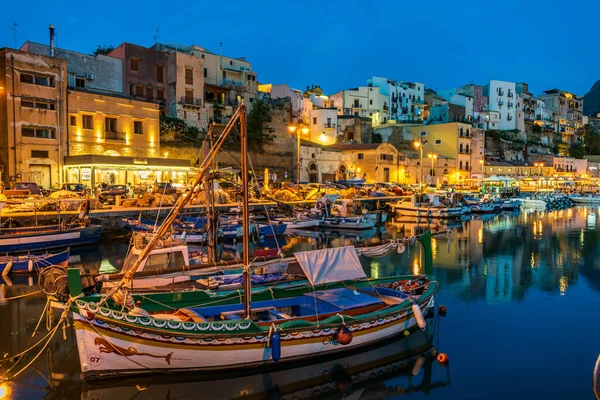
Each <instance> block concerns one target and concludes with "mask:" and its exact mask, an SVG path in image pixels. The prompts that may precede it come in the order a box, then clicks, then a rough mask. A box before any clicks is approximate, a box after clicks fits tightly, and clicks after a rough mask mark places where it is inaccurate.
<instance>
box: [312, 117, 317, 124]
mask: <svg viewBox="0 0 600 400" xmlns="http://www.w3.org/2000/svg"><path fill="white" fill-rule="evenodd" d="M316 124H317V117H313V125H316Z"/></svg>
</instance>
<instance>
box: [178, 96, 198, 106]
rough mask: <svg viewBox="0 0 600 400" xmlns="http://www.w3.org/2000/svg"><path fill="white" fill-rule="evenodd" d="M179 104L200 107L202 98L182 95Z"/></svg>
mask: <svg viewBox="0 0 600 400" xmlns="http://www.w3.org/2000/svg"><path fill="white" fill-rule="evenodd" d="M179 104H183V105H185V106H197V107H202V99H198V98H195V97H182V98H181V101H180V102H179Z"/></svg>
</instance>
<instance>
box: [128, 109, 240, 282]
mask: <svg viewBox="0 0 600 400" xmlns="http://www.w3.org/2000/svg"><path fill="white" fill-rule="evenodd" d="M242 110H243V111H242ZM245 112H246V108H245V106H244V105H242V106H240V108H238V109H237V110H236V112H235V113H234V114H233V116H232V117H231V119H230V120H229V122H228V123H227V125H226V126H225V129H224V130H223V132H222V133H221V136H219V138H218V139H217V141H216V143H215V145H214V147H213V148H212V149H210V152H209V153H208V155H207V156H206V158H204V160H202V164H201V165H200V167H199V168H198V175H197V176H196V179H194V183H193V184H192V187H191V188H190V190H188V191H187V192H186V193H185V194H184V195H183V196H181V197H180V198H179V199H178V200H177V203H175V207H174V208H173V210H172V211H171V213H170V214H169V215H168V216H167V218H166V219H165V220H164V222H163V223H162V225H161V226H160V227H159V228H158V231H157V232H156V233H155V234H154V236H152V239H150V242H149V243H148V244H147V245H146V247H144V249H143V250H142V251H141V252H140V255H139V256H138V259H137V260H136V261H135V263H134V264H133V266H132V267H131V268H130V269H129V271H127V273H126V274H125V276H123V279H122V280H121V283H120V284H119V286H118V287H122V286H123V285H125V284H127V283H129V282H130V281H131V279H132V278H133V275H134V274H135V273H136V271H137V269H138V268H139V267H140V264H141V263H142V261H143V260H145V259H146V258H147V257H148V256H149V255H150V252H151V251H152V250H154V248H155V247H156V244H157V243H158V241H159V240H160V239H161V238H162V237H163V236H165V234H166V233H167V231H168V230H169V228H170V227H171V225H172V224H173V222H174V221H175V218H177V215H178V214H179V212H181V210H182V209H183V208H184V207H185V206H186V205H187V203H189V201H190V200H191V198H192V196H193V194H194V189H195V188H196V186H198V185H199V184H200V182H202V179H204V176H205V174H206V173H207V171H209V170H210V165H211V163H212V161H213V158H214V157H215V156H216V155H217V152H218V151H219V150H220V149H221V146H222V145H223V142H225V139H226V138H227V135H228V134H229V132H230V131H231V130H232V129H233V127H234V126H235V123H236V122H237V121H238V119H239V120H240V122H242V118H241V117H240V115H242V114H243V115H244V119H243V124H242V126H243V127H244V128H243V129H244V132H245V128H246V118H245ZM244 259H245V258H244Z"/></svg>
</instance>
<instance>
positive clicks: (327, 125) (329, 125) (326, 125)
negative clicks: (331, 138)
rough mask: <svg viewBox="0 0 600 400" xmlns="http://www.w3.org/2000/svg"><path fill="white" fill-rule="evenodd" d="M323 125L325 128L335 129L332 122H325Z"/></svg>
mask: <svg viewBox="0 0 600 400" xmlns="http://www.w3.org/2000/svg"><path fill="white" fill-rule="evenodd" d="M323 127H324V128H329V129H333V128H335V124H331V123H330V124H325V125H323Z"/></svg>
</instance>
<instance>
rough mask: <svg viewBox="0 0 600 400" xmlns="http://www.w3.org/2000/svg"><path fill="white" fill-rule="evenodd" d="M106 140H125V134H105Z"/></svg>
mask: <svg viewBox="0 0 600 400" xmlns="http://www.w3.org/2000/svg"><path fill="white" fill-rule="evenodd" d="M104 140H118V141H124V140H125V132H106V131H105V132H104Z"/></svg>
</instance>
